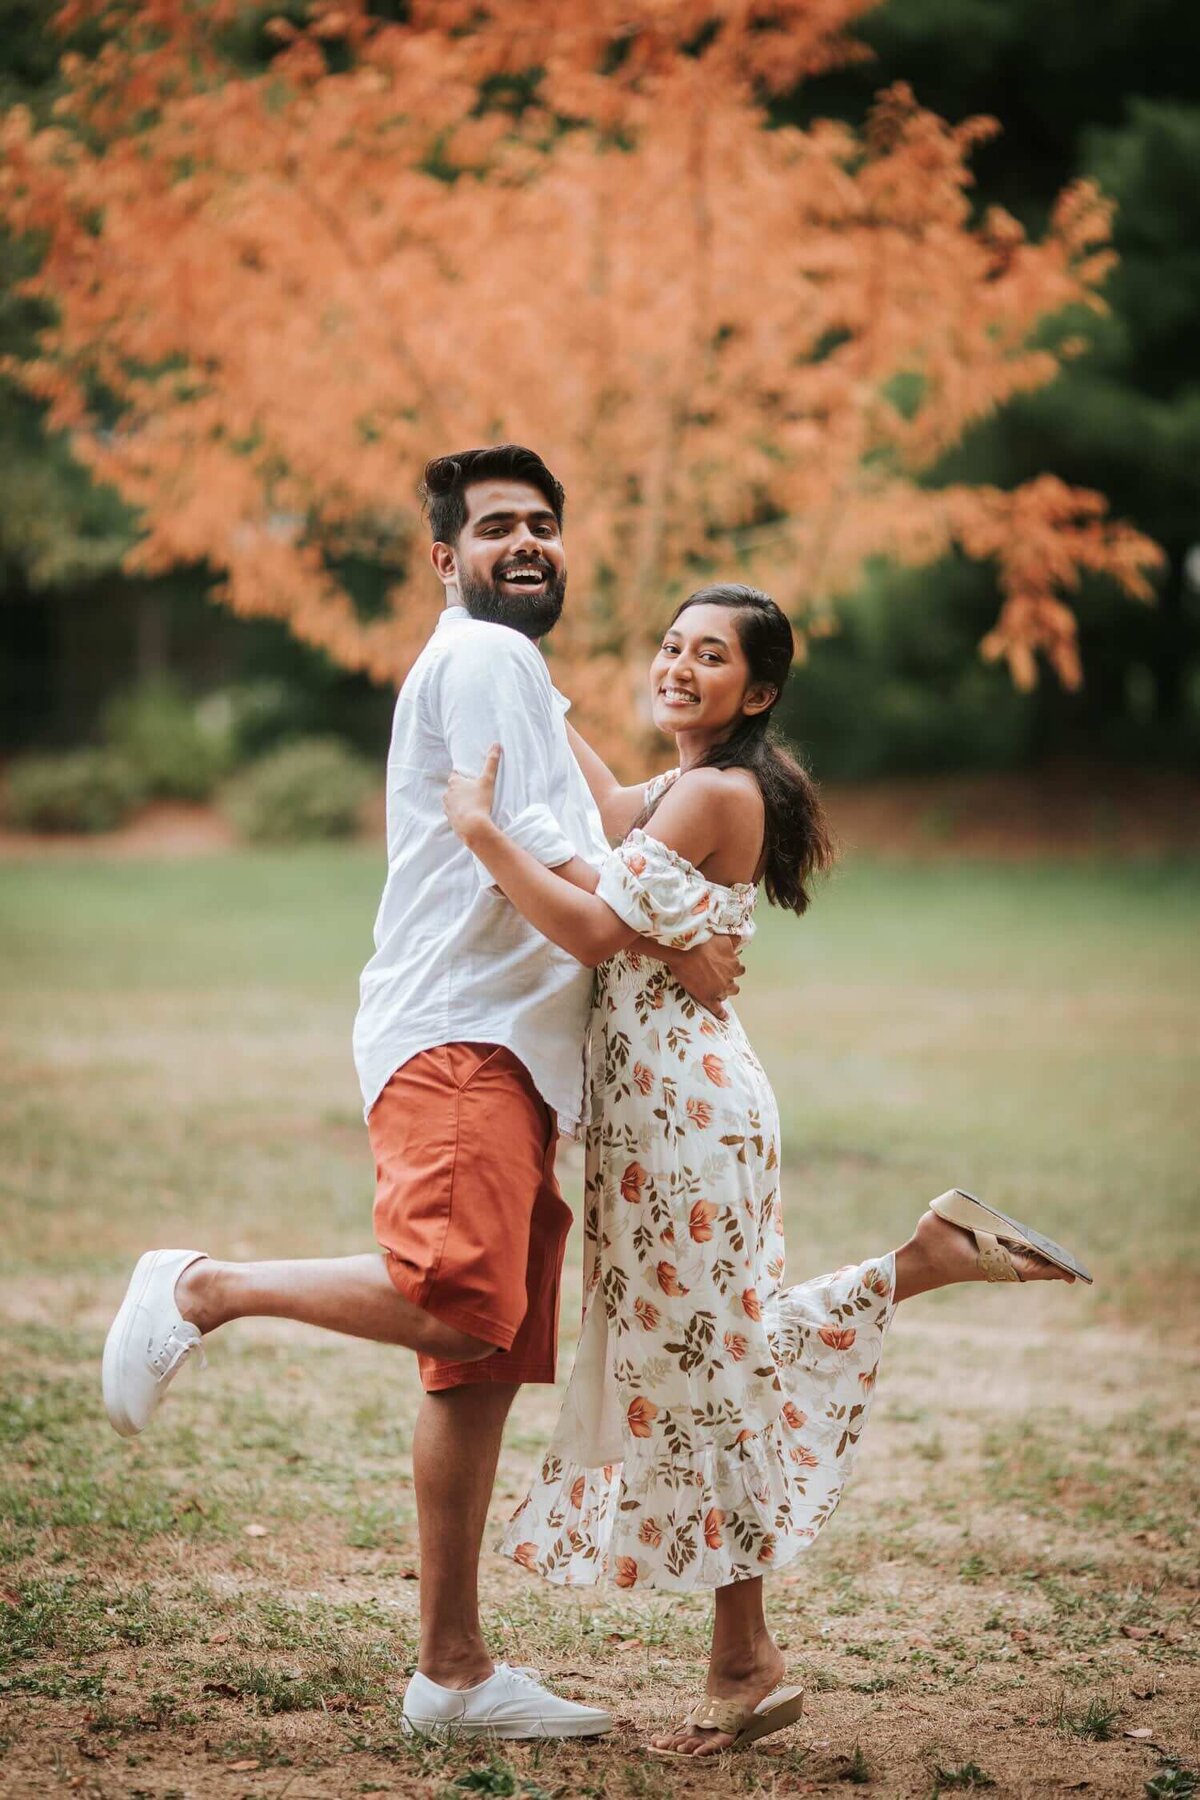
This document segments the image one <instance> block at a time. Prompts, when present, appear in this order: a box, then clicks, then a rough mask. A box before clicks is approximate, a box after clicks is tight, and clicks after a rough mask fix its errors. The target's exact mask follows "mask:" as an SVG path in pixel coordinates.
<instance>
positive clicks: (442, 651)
mask: <svg viewBox="0 0 1200 1800" xmlns="http://www.w3.org/2000/svg"><path fill="white" fill-rule="evenodd" d="M569 704H570V703H569V701H567V700H566V699H565V698H564V696H563V695H562V694H560V693H558V692H557V690H556V689H555V688H554V686H553V685H552V683H551V680H550V673H549V670H548V669H547V667H546V663H545V661H544V659H543V658H542V655H541V653H540V652H539V650H538V649H537V647H536V645H534V644H533V643H532V642H531V641H530V640H529V639H528V638H526V637H523V636H522V635H521V633H520V632H518V631H513V630H511V629H510V628H509V627H508V626H506V625H492V624H488V623H485V622H484V621H482V620H479V619H472V618H471V616H470V614H469V613H468V612H467V610H466V608H465V607H461V606H450V607H447V608H446V609H445V611H444V612H443V613H442V616H441V618H440V619H439V620H438V625H437V629H436V631H435V632H434V634H433V636H432V638H431V639H430V640H429V642H428V644H426V646H425V648H424V650H422V652H421V654H420V656H418V658H417V660H416V662H415V663H414V664H413V666H412V669H411V670H410V672H409V675H408V679H407V680H406V681H405V683H404V686H403V688H402V689H401V691H400V697H399V699H398V700H397V702H396V712H395V718H394V721H393V725H392V742H391V749H390V751H389V753H388V765H387V847H388V873H387V882H386V885H385V887H384V890H383V899H382V900H381V902H380V905H379V913H378V916H377V918H376V920H375V954H374V956H373V957H372V958H371V960H370V962H369V963H368V964H367V966H366V968H365V969H364V970H363V974H362V981H361V984H360V996H361V998H360V1004H359V1009H358V1017H357V1019H356V1021H355V1025H354V1060H355V1065H356V1067H357V1069H358V1077H359V1082H360V1084H361V1086H362V1093H363V1104H364V1106H365V1108H366V1110H367V1112H368V1113H369V1112H370V1110H371V1108H372V1106H373V1105H374V1104H375V1102H376V1100H377V1099H378V1098H379V1095H380V1094H381V1093H382V1091H383V1089H384V1088H385V1087H386V1085H387V1083H388V1081H389V1080H390V1079H391V1077H392V1075H393V1074H394V1073H395V1071H396V1070H397V1069H398V1068H400V1066H401V1065H402V1064H403V1063H406V1062H407V1061H408V1060H409V1058H410V1057H412V1056H416V1055H417V1053H418V1052H419V1051H421V1050H431V1049H433V1048H434V1047H435V1046H436V1045H438V1044H451V1043H473V1042H477V1043H486V1044H502V1045H503V1046H504V1047H505V1049H508V1050H511V1051H512V1053H513V1055H514V1056H517V1057H519V1058H520V1060H521V1062H523V1063H524V1065H525V1067H526V1068H527V1069H528V1070H529V1073H530V1075H531V1076H532V1077H533V1080H534V1083H535V1085H536V1087H537V1089H538V1091H539V1093H540V1094H541V1095H542V1097H543V1099H544V1100H545V1101H546V1103H547V1104H548V1105H549V1106H552V1107H553V1108H554V1110H555V1112H556V1113H557V1114H558V1127H559V1130H560V1131H564V1132H568V1133H572V1134H574V1133H576V1132H578V1130H579V1125H580V1119H581V1116H582V1112H583V1050H584V1038H585V1035H586V1031H587V1019H588V1008H589V1005H590V1002H591V994H592V971H591V970H590V969H586V968H584V967H583V965H582V964H581V963H578V962H576V961H575V959H574V957H572V956H568V955H567V954H566V952H565V951H564V950H560V949H559V948H558V947H557V946H556V945H554V944H552V943H550V942H549V940H548V939H547V938H544V937H543V936H542V934H541V933H540V932H539V931H535V930H534V928H533V926H532V925H529V924H527V923H526V921H525V920H524V919H523V918H522V917H521V915H520V913H518V912H517V910H516V908H515V907H513V906H512V905H511V904H510V902H509V901H508V900H506V899H505V898H504V896H503V895H502V894H501V893H500V892H499V890H498V889H496V888H494V887H493V886H492V878H491V876H490V875H489V873H488V871H487V870H486V869H485V868H484V866H483V864H482V863H481V862H479V861H478V860H477V859H476V858H475V857H474V856H473V855H472V854H471V852H470V851H469V850H468V849H467V848H466V846H465V844H463V843H462V842H461V840H460V839H459V838H457V837H456V836H455V834H454V832H453V831H452V830H451V828H450V822H449V820H448V819H447V818H446V815H445V812H444V810H443V807H442V796H443V794H444V793H445V790H446V783H447V782H448V780H449V779H450V773H451V770H453V769H459V770H461V771H462V772H463V773H464V774H470V775H473V774H476V773H477V772H478V771H479V770H480V769H481V768H482V767H483V759H484V757H485V756H486V754H487V751H488V748H489V746H490V745H492V744H494V743H499V744H501V745H502V746H503V749H504V754H503V756H502V757H501V761H500V773H499V779H498V783H497V789H496V802H495V805H494V808H493V815H494V817H495V818H496V819H497V821H498V822H499V823H500V824H502V825H503V826H504V828H505V830H506V831H508V832H509V834H510V835H511V836H512V837H513V838H515V839H516V841H517V842H518V843H519V844H521V845H522V846H523V848H524V849H526V850H528V851H529V852H530V853H531V855H533V856H536V857H537V859H538V861H539V862H542V863H544V864H545V865H546V867H547V868H554V867H555V866H556V865H558V864H560V863H564V862H568V861H569V860H570V859H571V857H572V856H575V855H579V856H582V857H584V858H586V860H587V861H588V862H590V863H592V864H593V865H595V866H596V867H599V865H600V864H601V862H602V861H603V859H604V857H605V856H606V855H607V853H608V845H607V842H606V840H605V836H604V830H603V827H602V825H601V823H600V814H599V812H598V811H597V809H596V806H595V803H594V802H593V800H592V797H591V794H590V793H589V791H588V787H587V783H586V782H585V780H584V778H583V774H582V771H581V770H580V767H579V764H578V763H577V762H576V760H575V758H574V756H573V755H572V753H571V748H570V745H569V743H568V741H567V733H566V726H565V724H564V722H563V715H564V714H565V713H566V711H567V708H568V706H569Z"/></svg>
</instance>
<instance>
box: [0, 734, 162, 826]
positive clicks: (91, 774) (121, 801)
mask: <svg viewBox="0 0 1200 1800" xmlns="http://www.w3.org/2000/svg"><path fill="white" fill-rule="evenodd" d="M144 797H145V789H144V787H143V784H142V782H141V780H140V778H139V776H138V773H137V771H136V770H135V769H134V768H133V767H132V766H131V765H130V763H129V762H128V760H127V759H126V758H125V757H122V756H118V755H117V754H116V753H115V752H114V751H112V750H72V751H70V752H68V753H67V754H66V755H63V756H28V757H25V758H23V759H22V761H20V762H18V763H14V764H13V766H12V768H11V769H10V770H9V774H8V795H7V802H6V806H5V812H6V814H7V817H8V819H9V822H10V823H11V824H13V825H16V826H17V827H19V828H20V829H22V830H25V831H111V830H112V829H113V828H114V826H117V825H119V824H120V823H121V821H122V820H123V819H125V818H127V817H128V815H129V814H130V813H131V812H132V811H133V809H134V807H136V806H137V805H138V804H139V803H140V802H141V801H142V800H143V799H144Z"/></svg>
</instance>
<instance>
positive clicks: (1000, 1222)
mask: <svg viewBox="0 0 1200 1800" xmlns="http://www.w3.org/2000/svg"><path fill="white" fill-rule="evenodd" d="M929 1209H930V1211H931V1212H935V1213H936V1214H937V1216H938V1218H939V1219H946V1220H947V1221H948V1222H949V1223H950V1224H951V1225H961V1227H962V1229H963V1230H964V1231H969V1232H970V1234H971V1236H972V1237H973V1238H974V1239H975V1249H976V1251H977V1260H978V1263H979V1267H980V1268H981V1269H982V1270H983V1273H984V1275H985V1276H986V1278H987V1279H988V1281H1021V1280H1023V1279H1024V1278H1023V1276H1022V1275H1021V1273H1020V1271H1019V1270H1018V1268H1017V1265H1016V1263H1015V1262H1014V1261H1013V1259H1012V1257H1011V1256H1010V1255H1009V1254H1008V1251H1007V1250H1006V1249H1005V1247H1004V1246H1005V1245H1006V1244H1011V1245H1012V1246H1013V1247H1014V1249H1017V1250H1031V1251H1032V1252H1033V1254H1034V1255H1035V1256H1041V1257H1044V1258H1045V1260H1046V1261H1047V1262H1051V1263H1053V1264H1054V1266H1055V1267H1056V1268H1058V1269H1065V1270H1066V1271H1067V1273H1068V1274H1069V1275H1076V1276H1078V1278H1079V1280H1080V1281H1087V1282H1090V1281H1091V1279H1092V1278H1091V1276H1090V1275H1089V1274H1088V1272H1087V1270H1086V1269H1085V1268H1084V1266H1083V1264H1082V1263H1081V1262H1080V1260H1079V1258H1078V1257H1077V1256H1072V1255H1071V1252H1070V1251H1069V1250H1064V1249H1063V1247H1062V1245H1061V1244H1056V1243H1055V1242H1054V1240H1053V1238H1048V1237H1043V1236H1042V1234H1041V1232H1040V1231H1034V1230H1033V1229H1032V1228H1031V1227H1030V1226H1028V1225H1021V1224H1019V1223H1018V1221H1017V1220H1016V1219H1010V1218H1009V1216H1008V1214H1007V1213H1002V1212H997V1211H996V1208H995V1207H994V1206H985V1204H984V1202H983V1201H982V1200H977V1199H976V1198H975V1196H974V1194H968V1193H967V1192H966V1191H965V1190H964V1189H963V1188H951V1189H950V1191H949V1193H947V1194H939V1195H938V1197H937V1199H936V1200H931V1201H930V1202H929Z"/></svg>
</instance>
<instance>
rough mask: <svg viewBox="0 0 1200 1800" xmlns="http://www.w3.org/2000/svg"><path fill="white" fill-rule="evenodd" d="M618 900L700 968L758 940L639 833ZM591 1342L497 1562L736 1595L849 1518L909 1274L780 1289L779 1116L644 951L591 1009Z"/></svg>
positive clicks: (615, 964)
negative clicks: (847, 1497) (853, 1476)
mask: <svg viewBox="0 0 1200 1800" xmlns="http://www.w3.org/2000/svg"><path fill="white" fill-rule="evenodd" d="M597 892H598V893H599V895H600V897H601V899H603V900H605V901H607V903H608V905H609V906H611V907H612V909H613V911H614V912H616V913H618V914H619V915H620V917H621V918H622V919H624V920H625V921H626V923H627V924H629V925H631V926H634V927H635V928H636V929H637V930H638V932H639V933H640V934H642V935H643V936H646V937H651V938H654V939H655V940H656V941H657V942H658V943H661V944H664V945H669V946H671V945H673V946H679V947H687V946H688V945H691V944H697V943H700V942H701V941H703V940H704V939H706V938H708V937H711V936H713V935H714V934H715V933H717V932H737V933H740V934H741V935H742V936H743V937H747V936H749V935H750V934H751V932H752V931H753V922H752V915H753V911H754V902H755V889H754V888H753V887H752V886H750V885H748V884H743V885H740V886H736V887H723V886H720V885H719V884H717V883H715V882H711V881H709V880H707V879H706V877H705V876H703V875H702V874H700V872H699V871H698V870H697V869H695V868H694V867H693V866H692V864H690V863H689V862H687V861H686V860H685V859H684V858H683V857H681V856H679V855H677V854H676V853H675V852H674V851H672V850H670V849H668V848H667V847H666V846H665V845H664V844H662V843H660V842H659V841H658V840H657V839H656V838H653V837H651V836H649V835H647V834H646V833H645V832H643V831H640V830H634V831H632V832H631V833H630V835H629V836H628V837H627V838H626V840H625V841H624V843H623V844H621V845H620V847H619V848H618V849H617V850H615V851H614V852H612V853H611V855H610V856H609V858H608V860H607V862H606V863H605V865H604V867H603V870H602V873H601V878H600V884H599V887H598V889H597ZM589 1067H590V1092H591V1106H590V1120H589V1124H588V1130H587V1165H586V1167H587V1174H586V1188H585V1261H584V1292H585V1301H584V1308H585V1310H584V1324H583V1330H582V1333H581V1337H580V1342H579V1349H578V1352H577V1355H576V1361H575V1367H574V1370H573V1372H572V1375H571V1381H570V1385H569V1387H568V1390H567V1393H566V1396H565V1399H564V1403H563V1409H562V1413H561V1415H560V1417H559V1421H558V1425H557V1428H556V1430H555V1433H554V1436H553V1439H552V1441H551V1444H550V1449H549V1452H548V1454H547V1456H546V1459H545V1461H544V1463H543V1464H542V1468H541V1471H540V1473H539V1474H538V1476H537V1479H536V1480H535V1481H534V1483H533V1486H532V1488H531V1489H530V1491H529V1493H528V1495H527V1496H526V1498H525V1499H524V1500H523V1501H522V1503H521V1505H520V1506H519V1507H518V1509H517V1511H516V1513H515V1514H514V1516H513V1518H512V1521H511V1523H510V1524H509V1526H508V1529H507V1531H506V1533H505V1536H504V1539H503V1542H502V1544H501V1546H500V1547H501V1549H502V1550H503V1551H504V1553H505V1554H507V1555H509V1556H511V1557H513V1558H514V1559H515V1560H516V1561H517V1562H518V1563H521V1564H522V1565H523V1566H524V1567H525V1568H528V1569H531V1570H535V1571H536V1572H537V1573H538V1574H540V1575H544V1576H546V1577H547V1578H548V1579H549V1580H551V1581H556V1582H562V1583H571V1584H578V1583H588V1582H596V1581H600V1580H603V1579H605V1578H607V1579H610V1580H612V1581H614V1582H615V1583H616V1585H617V1586H618V1587H623V1588H633V1587H647V1588H666V1589H674V1590H678V1591H686V1590H690V1589H697V1588H715V1587H723V1586H725V1585H726V1584H727V1583H729V1582H732V1581H739V1580H746V1579H748V1578H750V1577H752V1576H757V1575H762V1574H765V1573H767V1572H768V1571H770V1570H772V1569H779V1568H782V1567H783V1565H784V1564H785V1563H788V1562H790V1561H791V1560H792V1558H793V1557H795V1556H796V1555H797V1554H798V1553H799V1552H800V1551H801V1550H803V1549H805V1548H806V1546H807V1545H809V1544H810V1543H811V1542H812V1541H813V1539H814V1538H815V1537H816V1535H817V1533H818V1532H819V1531H820V1529H821V1527H822V1525H824V1523H825V1521H826V1520H827V1519H828V1518H829V1517H830V1515H831V1514H832V1513H833V1511H834V1509H835V1507H836V1506H837V1503H838V1500H839V1499H840V1497H841V1492H842V1487H843V1485H844V1483H845V1480H846V1477H847V1475H848V1474H849V1472H850V1466H851V1464H852V1462H853V1460H854V1457H855V1454H856V1451H857V1448H858V1443H859V1440H860V1438H861V1436H862V1432H863V1428H864V1426H865V1425H866V1422H867V1416H868V1412H869V1410H870V1405H871V1396H872V1390H873V1389H874V1386H875V1377H876V1371H877V1369H878V1366H879V1356H880V1350H881V1347H882V1343H883V1335H884V1332H885V1331H886V1329H887V1326H888V1324H889V1322H890V1320H891V1316H892V1313H893V1310H894V1304H895V1302H894V1282H895V1267H894V1257H893V1256H892V1254H891V1253H888V1254H887V1255H884V1256H879V1257H874V1258H872V1259H871V1260H869V1261H867V1262H863V1263H859V1264H857V1265H854V1266H852V1267H848V1268H843V1269H839V1270H838V1271H837V1272H836V1273H835V1274H832V1275H820V1276H817V1277H815V1278H814V1279H812V1280H809V1281H805V1282H803V1283H801V1284H800V1286H798V1287H787V1286H785V1285H784V1278H783V1268H784V1252H783V1213H782V1207H781V1203H780V1192H779V1123H778V1114H777V1111H776V1106H775V1097H774V1095H773V1093H772V1091H771V1086H770V1083H769V1082H768V1080H767V1078H766V1075H765V1074H764V1073H763V1069H762V1066H761V1064H760V1063H759V1061H758V1058H757V1057H756V1056H755V1054H754V1051H753V1050H752V1049H751V1047H750V1043H749V1041H748V1039H747V1037H746V1034H745V1032H744V1031H743V1030H742V1027H741V1025H740V1024H739V1023H738V1021H737V1019H736V1018H735V1016H734V1014H733V1012H732V1010H730V1011H729V1016H728V1018H727V1019H725V1020H718V1019H714V1018H712V1017H711V1015H710V1014H708V1013H707V1012H705V1011H704V1010H703V1009H702V1008H700V1007H698V1006H697V1005H696V1003H695V1002H694V1001H692V1000H691V999H690V998H689V996H688V995H687V994H685V993H684V991H683V989H682V988H680V987H679V986H678V985H677V984H676V983H675V982H674V980H673V979H672V978H671V976H670V974H669V973H668V971H667V969H666V968H665V967H664V965H663V964H662V963H660V962H656V961H653V960H651V959H650V958H647V957H645V956H643V955H638V954H636V953H634V952H631V951H624V952H622V953H620V954H619V955H617V956H614V957H613V958H611V960H610V961H609V962H607V963H606V964H604V966H603V968H602V969H601V970H600V971H599V972H598V979H597V987H596V993H595V998H594V1000H593V1007H592V1019H591V1044H590V1051H589Z"/></svg>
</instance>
